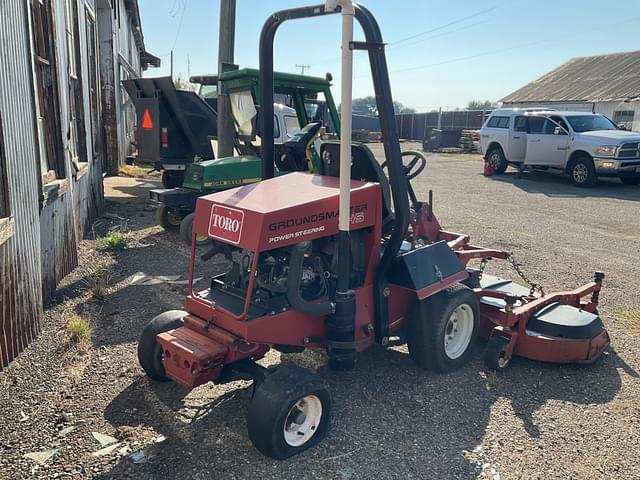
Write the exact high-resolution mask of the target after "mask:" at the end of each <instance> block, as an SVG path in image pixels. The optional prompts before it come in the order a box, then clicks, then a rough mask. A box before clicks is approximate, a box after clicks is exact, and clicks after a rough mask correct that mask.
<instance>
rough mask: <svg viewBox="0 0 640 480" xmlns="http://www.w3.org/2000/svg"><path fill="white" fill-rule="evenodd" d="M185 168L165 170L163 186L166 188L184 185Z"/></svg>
mask: <svg viewBox="0 0 640 480" xmlns="http://www.w3.org/2000/svg"><path fill="white" fill-rule="evenodd" d="M183 180H184V170H165V171H164V172H162V186H163V187H164V188H176V187H181V186H182V181H183Z"/></svg>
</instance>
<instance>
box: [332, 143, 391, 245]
mask: <svg viewBox="0 0 640 480" xmlns="http://www.w3.org/2000/svg"><path fill="white" fill-rule="evenodd" d="M320 155H321V158H322V172H321V173H322V174H323V175H328V176H331V177H339V176H340V142H337V141H329V142H324V143H323V144H322V147H320ZM351 178H352V179H353V180H365V181H367V182H375V183H378V184H380V190H381V192H382V225H383V234H384V233H385V230H386V228H385V226H392V225H393V209H392V206H391V205H392V203H391V187H390V186H389V180H388V179H387V176H386V175H385V173H384V170H383V169H382V167H381V166H380V164H379V163H378V161H377V160H376V157H375V156H374V155H373V152H372V151H371V150H370V149H369V147H367V146H366V145H363V144H362V143H357V142H353V143H352V144H351Z"/></svg>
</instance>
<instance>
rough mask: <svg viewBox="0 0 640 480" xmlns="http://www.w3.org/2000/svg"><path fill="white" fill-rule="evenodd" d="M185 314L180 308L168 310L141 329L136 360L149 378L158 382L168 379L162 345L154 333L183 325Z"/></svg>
mask: <svg viewBox="0 0 640 480" xmlns="http://www.w3.org/2000/svg"><path fill="white" fill-rule="evenodd" d="M185 315H187V312H183V311H182V310H169V311H168V312H164V313H161V314H160V315H158V316H157V317H155V318H154V319H153V320H151V321H150V322H149V323H147V325H146V326H145V327H144V330H142V335H140V340H139V341H138V361H139V362H140V366H141V367H142V369H143V370H144V372H145V373H146V374H147V377H149V378H150V379H152V380H156V381H158V382H166V381H168V380H169V379H168V378H167V375H166V373H165V371H164V365H163V364H162V355H163V354H162V347H161V346H160V344H159V343H158V341H157V340H156V335H158V334H160V333H162V332H168V331H169V330H173V329H174V328H179V327H181V326H182V325H184V322H183V321H182V319H183V318H184V317H185Z"/></svg>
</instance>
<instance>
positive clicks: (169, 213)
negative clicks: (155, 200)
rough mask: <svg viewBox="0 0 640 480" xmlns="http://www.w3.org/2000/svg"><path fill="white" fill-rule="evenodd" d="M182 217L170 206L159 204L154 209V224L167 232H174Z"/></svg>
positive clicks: (178, 226)
mask: <svg viewBox="0 0 640 480" xmlns="http://www.w3.org/2000/svg"><path fill="white" fill-rule="evenodd" d="M180 222H182V219H181V218H180V216H179V215H178V214H177V213H176V212H175V210H173V209H172V208H171V207H167V206H165V205H160V206H159V207H158V208H157V209H156V224H158V225H160V226H161V227H162V228H164V229H165V230H167V231H169V232H175V231H176V230H178V229H179V228H180Z"/></svg>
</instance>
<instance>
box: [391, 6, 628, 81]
mask: <svg viewBox="0 0 640 480" xmlns="http://www.w3.org/2000/svg"><path fill="white" fill-rule="evenodd" d="M637 21H640V17H634V18H631V19H629V20H626V21H622V22H616V23H612V24H610V25H605V26H601V27H598V29H599V30H604V29H610V28H614V27H617V26H620V25H625V24H627V23H632V22H637ZM593 31H594V30H593V28H590V29H588V30H581V31H579V32H575V33H572V34H570V35H564V36H562V37H554V38H549V39H546V40H538V41H535V42H529V43H523V44H519V45H515V46H512V47H505V48H500V49H498V50H490V51H486V52H480V53H475V54H473V55H468V56H464V57H458V58H452V59H450V60H444V61H442V62H437V63H430V64H426V65H419V66H417V67H409V68H403V69H400V70H394V71H392V72H391V73H404V72H412V71H415V70H423V69H425V68H429V67H437V66H440V65H447V64H450V63H456V62H461V61H464V60H470V59H475V58H478V57H484V56H487V55H495V54H497V53H503V52H508V51H511V50H517V49H519V48H527V47H533V46H535V45H541V44H543V43H549V42H557V41H558V40H559V39H560V38H561V39H563V40H566V39H568V38H573V37H576V36H579V35H584V34H586V33H593Z"/></svg>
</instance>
